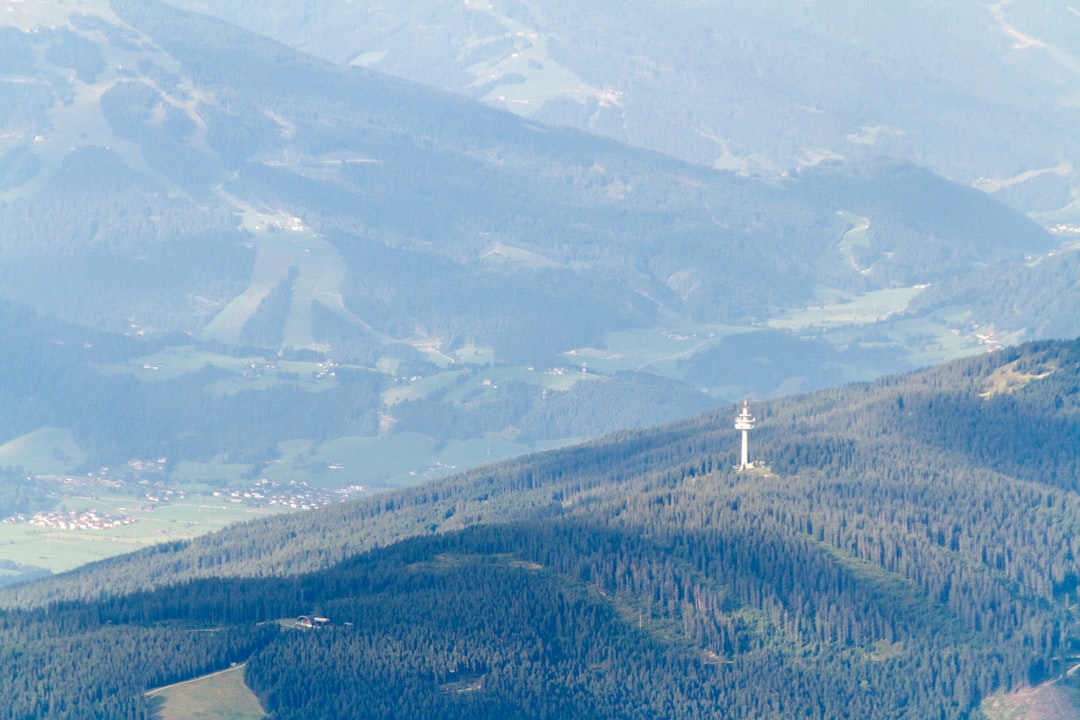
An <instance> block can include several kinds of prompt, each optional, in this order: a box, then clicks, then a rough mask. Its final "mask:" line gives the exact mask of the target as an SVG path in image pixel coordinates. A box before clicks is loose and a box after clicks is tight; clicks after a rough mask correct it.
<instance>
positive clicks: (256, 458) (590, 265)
mask: <svg viewBox="0 0 1080 720" xmlns="http://www.w3.org/2000/svg"><path fill="white" fill-rule="evenodd" d="M0 35H2V37H0V79H2V82H0V93H2V97H3V102H2V103H0V107H2V108H3V110H2V111H0V158H2V160H0V223H2V224H3V227H4V228H5V236H4V238H5V239H4V242H3V244H2V245H0V301H2V302H3V306H2V311H3V317H4V321H5V323H7V328H8V329H9V331H10V333H11V337H14V338H17V340H16V342H14V343H11V344H9V345H7V346H5V350H4V352H3V353H2V354H0V362H2V369H3V373H2V374H0V376H2V377H3V378H4V380H3V382H2V383H0V394H2V397H3V398H4V403H3V409H2V410H0V429H2V435H0V466H3V467H6V468H7V473H8V475H10V477H12V478H20V479H19V480H18V482H16V481H14V480H12V483H14V484H15V485H17V486H22V484H23V483H25V482H27V480H26V478H28V477H29V478H37V480H38V481H40V482H41V483H42V484H43V486H45V487H46V488H47V490H48V492H46V493H45V495H46V497H45V498H44V499H42V498H40V497H37V498H36V499H31V498H28V497H25V496H20V497H24V499H23V500H19V501H18V502H12V503H11V504H10V505H9V506H6V507H2V508H0V515H2V516H3V517H16V519H17V515H18V514H19V513H23V514H26V512H27V511H28V510H31V509H32V510H33V511H34V512H44V511H46V510H49V511H52V510H55V511H57V512H65V513H70V512H83V511H89V510H94V509H97V510H101V508H102V507H105V506H106V503H107V504H108V506H109V507H110V508H115V510H116V513H121V512H122V513H125V514H128V515H130V513H128V510H121V509H122V508H128V509H130V508H132V507H147V508H148V510H147V511H146V512H147V513H148V514H147V515H141V516H140V518H139V523H134V524H132V525H131V526H125V529H124V532H125V533H127V534H125V535H124V537H123V538H122V539H123V543H120V542H112V541H113V540H116V538H115V537H113V536H110V535H108V534H107V533H106V534H104V537H106V538H107V539H108V540H109V542H104V543H99V544H101V545H104V546H105V547H106V548H108V551H110V552H115V551H116V550H117V549H118V548H122V547H126V546H127V545H126V544H127V543H138V542H149V541H150V540H152V539H160V537H161V535H160V533H159V532H158V529H153V530H151V528H155V526H154V524H153V523H155V522H160V523H161V525H160V526H158V527H160V528H161V532H164V533H166V535H167V536H169V535H168V534H169V533H173V532H177V531H178V527H180V526H181V525H182V526H183V527H185V528H189V530H185V532H196V531H198V530H199V528H203V529H205V525H200V523H203V522H205V520H204V519H203V518H202V517H200V516H199V514H198V513H201V512H202V511H203V510H207V511H209V510H213V511H214V512H219V511H221V510H222V507H224V508H225V510H226V511H227V512H226V514H228V511H235V513H236V514H235V515H228V517H230V518H232V517H239V516H243V517H247V516H248V514H249V512H255V511H259V512H262V511H267V508H268V507H269V505H270V503H271V500H273V502H274V503H276V504H275V505H274V507H282V506H288V507H291V506H293V505H298V506H303V505H312V504H321V503H323V502H328V501H329V500H330V499H334V498H337V497H340V494H339V493H338V491H343V492H354V491H356V489H357V488H358V487H360V486H362V487H364V488H385V487H392V486H398V485H402V484H408V483H415V482H418V481H420V480H423V479H426V478H431V477H436V476H440V475H445V474H449V473H452V472H453V471H455V470H457V469H462V468H465V467H473V466H476V465H478V464H480V463H484V462H489V461H492V460H498V459H500V458H505V457H509V456H513V455H517V454H521V453H524V452H528V451H532V450H540V449H545V448H551V447H557V446H560V445H566V444H568V443H571V442H575V441H578V440H581V439H585V438H590V437H598V436H600V435H602V434H603V433H606V432H610V431H614V430H617V429H625V428H633V427H645V426H648V425H650V424H653V423H658V422H663V421H670V420H673V419H676V418H679V417H686V416H691V415H695V414H697V413H700V412H702V411H704V410H707V409H709V408H713V407H717V406H718V405H720V404H723V403H727V402H731V401H733V400H738V399H741V398H743V397H753V398H766V397H777V396H781V395H784V394H787V393H792V392H800V391H809V390H813V389H816V388H821V387H827V386H832V385H837V384H841V383H845V382H850V381H854V380H869V379H872V378H874V377H878V376H880V375H882V374H885V373H892V372H899V371H902V370H907V369H912V368H914V367H922V366H926V365H928V364H931V363H934V362H939V361H941V360H942V359H944V358H949V357H956V356H958V355H963V354H970V353H976V352H981V351H983V350H984V349H986V347H987V346H989V347H997V346H999V345H1001V344H1002V343H1003V342H1007V341H1010V340H1019V339H1027V338H1029V337H1034V336H1036V335H1037V334H1039V333H1042V332H1047V333H1051V334H1052V333H1056V332H1058V331H1059V330H1060V329H1062V328H1066V329H1067V328H1068V327H1070V323H1071V322H1072V321H1073V319H1074V318H1075V310H1074V308H1075V305H1074V304H1073V303H1072V302H1071V293H1073V292H1074V289H1072V288H1070V287H1069V286H1068V283H1067V282H1065V280H1066V279H1067V278H1068V277H1069V276H1070V275H1069V272H1070V268H1071V265H1070V264H1069V263H1071V262H1072V260H1073V259H1074V258H1075V254H1074V253H1075V249H1072V248H1070V247H1067V246H1065V245H1063V244H1062V243H1061V241H1060V239H1059V238H1056V237H1055V236H1053V235H1051V234H1050V233H1048V232H1046V231H1045V230H1044V229H1043V228H1042V227H1040V226H1039V225H1038V224H1036V223H1035V222H1033V221H1032V220H1030V219H1029V218H1027V217H1025V216H1024V215H1022V214H1021V213H1019V212H1016V211H1015V210H1013V209H1010V208H1009V207H1007V206H1006V205H1004V204H1002V203H1000V202H998V201H997V200H995V199H994V198H992V197H989V196H987V195H986V194H985V193H981V192H977V191H975V190H973V189H972V188H970V187H967V186H964V185H961V184H958V183H955V182H952V181H949V180H946V179H943V178H942V177H940V176H938V175H935V174H934V173H932V172H930V171H928V170H925V169H922V168H920V167H918V166H916V165H913V164H911V163H910V162H907V161H904V160H898V159H893V158H888V157H872V158H870V157H867V158H859V159H857V160H851V161H844V162H840V161H836V162H822V163H818V164H816V165H814V166H812V167H804V168H800V169H797V170H793V171H791V172H789V173H787V175H786V176H770V177H768V178H761V177H746V176H741V175H738V174H735V173H732V172H727V171H723V170H718V169H715V168H711V167H705V166H703V165H701V164H695V163H689V162H686V161H684V160H679V159H676V158H673V157H671V156H668V155H663V154H660V153H657V152H655V151H651V150H643V149H640V148H635V147H631V146H629V145H625V144H622V143H620V142H617V141H615V140H611V139H604V138H599V137H596V136H593V135H588V134H585V133H583V132H581V131H579V130H575V129H568V128H565V127H559V126H555V125H550V124H545V123H543V122H539V121H536V120H534V119H532V118H522V117H520V116H518V115H514V114H512V113H509V112H505V111H503V110H499V109H493V108H490V107H486V106H484V105H482V104H480V103H478V102H476V101H474V100H472V99H469V98H465V97H462V96H460V95H456V94H452V93H449V92H446V91H442V90H435V89H432V88H429V87H425V86H422V85H419V84H415V83H412V82H409V81H405V80H402V79H399V78H394V77H391V76H388V75H385V74H381V73H379V72H376V71H374V70H371V69H368V68H364V67H350V66H344V65H335V64H332V63H330V62H328V61H325V60H320V59H317V58H315V57H313V56H310V55H305V54H302V53H300V52H298V51H295V50H293V49H290V48H288V47H286V46H284V45H281V44H279V43H277V42H274V41H271V40H269V39H266V38H264V37H260V36H257V35H254V34H251V33H249V32H247V31H244V30H241V29H239V28H238V27H236V26H233V25H229V24H226V23H224V22H221V21H219V20H215V19H212V18H209V17H206V16H203V15H197V14H192V13H188V12H184V11H182V10H180V9H177V8H176V7H174V6H170V5H166V4H162V3H157V2H150V1H146V2H143V1H140V2H134V1H131V0H116V2H112V3H106V2H104V0H97V1H95V2H91V1H89V0H87V2H84V3H82V4H80V5H78V6H73V5H70V4H66V3H61V2H58V1H56V2H52V1H43V2H36V3H32V4H30V3H17V4H13V5H12V6H11V7H10V8H9V9H8V12H6V13H5V14H4V17H3V18H2V20H0ZM1029 271H1030V272H1035V273H1042V272H1044V271H1046V272H1051V271H1052V272H1057V273H1058V276H1059V277H1060V278H1061V282H1059V283H1058V286H1059V287H1061V288H1062V290H1061V292H1059V293H1057V294H1056V295H1055V296H1053V297H1050V298H1047V299H1048V300H1049V302H1039V301H1038V300H1041V298H1040V297H1039V295H1038V293H1039V290H1038V289H1037V288H1033V287H1030V286H1025V287H1024V288H1023V289H1022V291H1023V293H1025V294H1026V295H1025V297H1027V298H1030V301H1029V302H1026V303H1024V304H1020V305H1018V306H1017V307H1016V311H1015V312H1003V311H1002V308H1001V307H1000V306H1001V304H1002V303H1003V302H1004V300H1003V299H1002V294H1001V293H1000V292H999V288H998V287H997V285H996V283H997V280H996V279H997V278H1011V280H1010V282H1016V281H1017V279H1023V278H1026V277H1028V275H1029ZM1033 280H1035V281H1036V282H1037V281H1038V278H1033ZM1015 295H1016V297H1017V298H1019V297H1020V296H1021V294H1020V291H1017V292H1016V293H1015ZM73 478H74V479H73ZM49 483H51V485H50V484H49ZM300 484H304V485H303V486H304V487H312V488H319V489H320V491H319V493H316V492H315V490H312V491H311V492H308V491H307V490H305V491H304V497H303V498H299V497H292V496H290V497H285V495H286V494H287V493H288V492H291V491H287V490H286V489H287V488H290V487H293V486H295V485H300ZM87 485H89V486H90V488H91V491H90V492H88V493H82V491H81V490H79V491H76V490H73V489H72V488H73V487H76V486H77V487H80V488H81V487H84V486H87ZM267 488H272V489H274V493H273V497H272V498H268V497H267V492H266V489H267ZM323 490H325V491H326V492H322V491H323ZM215 493H216V494H215ZM181 494H184V495H185V498H184V499H192V500H193V502H192V503H191V504H190V505H188V504H186V503H176V502H173V503H171V504H170V502H169V501H168V500H167V498H169V497H172V498H179V497H180V495H181ZM188 494H190V497H187V496H188ZM315 495H318V497H317V498H316V497H315ZM256 496H258V497H256ZM87 497H89V498H90V499H91V500H92V501H93V503H91V506H87V503H88V500H87V499H86V498H87ZM222 497H225V498H230V499H232V500H236V503H232V502H231V501H230V502H228V503H225V502H224V501H222V500H220V498H222ZM214 498H218V499H214ZM31 500H32V501H31ZM256 501H258V502H256ZM43 505H44V507H43ZM189 506H190V507H197V508H199V510H198V511H197V512H193V514H194V517H191V516H189V515H185V514H184V512H185V511H184V507H189ZM233 506H235V507H233ZM162 509H164V510H167V511H168V512H170V513H177V514H178V515H177V516H173V519H172V520H171V521H165V520H158V519H156V518H164V517H166V516H165V515H163V514H161V513H159V514H158V515H156V516H153V515H150V514H149V513H157V512H158V511H159V510H162ZM130 517H132V518H134V516H133V515H131V516H130ZM28 523H29V520H27V521H26V523H23V524H21V525H19V526H18V527H17V528H15V529H13V530H11V532H12V533H16V534H17V538H18V541H19V542H32V541H34V540H41V539H43V538H42V536H41V535H33V534H32V533H34V532H36V531H32V530H30V529H28ZM140 528H142V529H143V530H145V532H144V531H143V530H140ZM28 533H29V534H28ZM38 544H39V545H43V546H44V545H48V544H47V543H45V544H42V543H38ZM89 545H90V544H89V543H86V542H85V538H84V537H82V536H78V535H72V536H65V544H64V545H63V547H65V548H77V549H78V550H80V551H81V550H82V549H83V548H86V547H88V546H89ZM52 546H53V547H60V546H61V543H53V544H52ZM0 547H10V548H16V547H20V545H18V543H13V544H12V545H10V546H0ZM4 552H5V551H3V550H0V560H9V561H11V562H13V563H24V562H26V560H25V557H24V556H22V555H21V554H18V555H17V554H16V551H15V550H9V551H6V552H8V553H9V556H6V557H5V556H4ZM42 552H44V553H45V554H44V555H43V556H42V557H40V558H37V560H40V561H41V562H42V563H43V564H44V565H46V566H50V567H57V568H59V567H71V566H73V565H75V564H77V561H78V559H79V558H78V557H75V558H73V557H72V556H65V557H62V558H57V557H53V556H51V555H50V553H52V552H54V551H48V550H43V551H42ZM65 552H67V551H66V550H65ZM79 557H81V556H79Z"/></svg>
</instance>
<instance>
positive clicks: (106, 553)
mask: <svg viewBox="0 0 1080 720" xmlns="http://www.w3.org/2000/svg"><path fill="white" fill-rule="evenodd" d="M145 503H146V500H145V499H141V498H136V497H133V496H131V495H97V496H95V497H81V496H72V497H65V498H64V499H63V500H62V501H61V502H60V504H59V505H58V506H57V509H58V510H60V511H63V512H67V511H70V510H75V511H84V510H97V511H98V512H101V513H107V514H111V515H131V516H132V517H134V518H135V519H136V522H135V523H133V524H131V525H124V526H121V527H115V528H108V529H103V530H61V529H56V528H43V527H37V526H34V525H30V524H29V523H26V522H22V523H15V524H9V523H3V524H0V560H10V561H12V562H15V563H19V564H20V565H34V566H37V567H44V568H48V569H49V570H52V571H53V572H63V571H65V570H71V569H73V568H76V567H79V566H80V565H85V564H86V563H89V562H94V561H96V560H102V559H104V558H107V557H112V556H113V555H119V554H122V553H127V552H131V551H133V550H137V549H139V548H142V547H146V546H147V545H153V544H156V543H160V542H165V541H169V540H181V539H186V538H192V537H195V536H197V535H202V534H205V533H208V532H212V531H214V530H220V529H221V528H223V527H225V526H226V525H230V524H232V523H234V522H238V521H240V520H248V519H251V518H253V517H256V516H258V515H261V514H272V513H277V512H281V510H273V509H253V508H250V507H244V506H242V505H236V504H232V503H229V502H228V501H226V500H223V499H221V498H213V497H194V498H188V499H184V500H178V501H176V502H172V503H166V504H162V505H159V506H157V507H156V509H148V508H149V506H147V505H146V504H145ZM139 508H147V509H139Z"/></svg>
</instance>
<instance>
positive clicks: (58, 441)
mask: <svg viewBox="0 0 1080 720" xmlns="http://www.w3.org/2000/svg"><path fill="white" fill-rule="evenodd" d="M85 462H86V453H85V452H83V450H82V448H80V447H79V444H78V443H77V442H76V441H75V437H74V435H72V434H71V431H70V430H68V429H67V428H57V427H42V428H38V429H37V430H34V431H33V432H29V433H27V434H25V435H21V436H20V437H17V438H15V439H13V440H10V441H8V442H6V443H4V444H3V445H0V466H8V467H14V466H22V467H23V468H24V469H25V470H26V471H27V472H32V473H34V474H38V475H62V474H65V473H67V472H69V471H70V468H73V467H78V466H80V465H82V464H83V463H85Z"/></svg>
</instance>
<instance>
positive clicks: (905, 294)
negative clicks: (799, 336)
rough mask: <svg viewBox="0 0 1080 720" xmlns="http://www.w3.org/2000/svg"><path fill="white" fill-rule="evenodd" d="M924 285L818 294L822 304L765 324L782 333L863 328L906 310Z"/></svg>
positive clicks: (788, 313) (787, 314) (789, 313)
mask: <svg viewBox="0 0 1080 720" xmlns="http://www.w3.org/2000/svg"><path fill="white" fill-rule="evenodd" d="M925 287H926V286H924V285H915V286H913V287H905V288H887V289H885V290H874V291H871V292H867V293H862V294H858V295H849V294H836V293H832V292H829V291H826V290H823V291H822V292H821V295H822V298H823V300H822V302H821V304H819V305H811V306H808V307H804V308H799V309H797V310H790V311H788V312H785V313H783V314H782V315H780V316H779V317H775V318H772V319H771V320H769V321H768V326H769V327H772V328H780V329H784V330H804V329H808V328H824V327H836V326H841V325H865V324H870V323H876V322H880V321H881V320H884V319H886V318H888V317H889V316H891V315H894V314H896V313H899V312H902V311H904V310H905V309H907V306H908V304H909V303H910V302H911V301H912V300H913V299H914V298H915V296H916V295H918V294H919V293H921V292H922V291H923V290H924V289H925Z"/></svg>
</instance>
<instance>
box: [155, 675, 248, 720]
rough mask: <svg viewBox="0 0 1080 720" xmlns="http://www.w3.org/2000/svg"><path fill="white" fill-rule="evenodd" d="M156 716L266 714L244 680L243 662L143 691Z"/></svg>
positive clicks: (229, 719)
mask: <svg viewBox="0 0 1080 720" xmlns="http://www.w3.org/2000/svg"><path fill="white" fill-rule="evenodd" d="M146 696H147V698H149V699H150V706H151V708H152V710H153V715H152V717H153V718H154V719H155V720H198V719H199V718H206V719H207V720H210V718H213V719H214V720H258V718H264V717H266V713H265V712H263V709H262V705H260V704H259V699H258V698H257V697H255V694H254V693H253V692H251V690H250V689H248V687H247V685H245V684H244V666H243V665H238V666H236V667H233V668H229V669H228V670H222V671H221V672H217V673H212V674H210V675H204V676H203V677H201V678H196V679H194V680H188V681H187V682H183V683H178V684H176V685H168V686H166V687H162V688H157V689H155V690H151V691H150V692H148V693H146Z"/></svg>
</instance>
